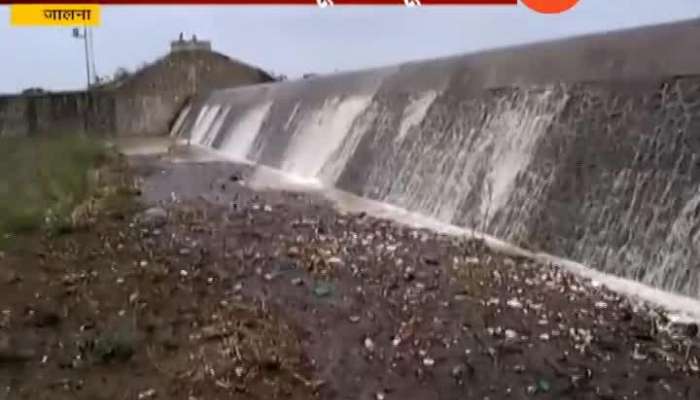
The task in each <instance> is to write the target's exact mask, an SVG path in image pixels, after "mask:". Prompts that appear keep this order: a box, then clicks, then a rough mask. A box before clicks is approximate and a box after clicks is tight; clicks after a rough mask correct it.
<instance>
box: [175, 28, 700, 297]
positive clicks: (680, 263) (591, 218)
mask: <svg viewBox="0 0 700 400" xmlns="http://www.w3.org/2000/svg"><path fill="white" fill-rule="evenodd" d="M697 37H700V23H699V22H698V21H689V22H685V23H680V24H675V25H667V26H659V27H653V28H646V29H639V30H633V31H625V32H618V33H611V34H607V35H600V36H593V37H586V38H579V39H570V40H565V41H560V42H553V43H546V44H541V45H532V46H527V47H521V48H513V49H504V50H499V51H492V52H487V53H482V54H474V55H467V56H459V57H451V58H445V59H440V60H432V61H426V62H419V63H410V64H404V65H399V66H394V67H387V68H380V69H375V70H368V71H359V72H352V73H346V74H336V75H331V76H321V77H316V78H312V79H307V80H300V81H291V82H280V83H273V84H266V85H258V86H251V87H245V88H237V89H231V90H219V91H215V92H213V93H211V94H209V95H206V96H204V97H202V98H200V99H196V100H195V101H193V102H192V104H191V105H190V106H189V107H188V108H187V109H185V110H184V111H183V112H182V114H181V115H180V116H179V118H178V119H177V121H176V122H175V124H174V127H173V134H174V135H177V136H180V137H188V138H190V140H191V141H192V142H193V143H196V144H200V145H202V146H207V147H212V148H215V149H218V150H220V151H222V152H224V153H226V154H227V155H229V156H231V157H233V158H239V159H245V160H248V161H251V162H254V163H258V164H262V165H267V166H270V167H274V168H278V169H281V170H283V171H285V172H287V173H290V174H294V175H298V176H300V177H304V178H308V179H316V180H318V181H320V182H322V183H323V184H326V185H329V186H335V187H338V188H340V189H343V190H346V191H349V192H351V193H354V194H357V195H360V196H364V197H368V198H371V199H374V200H379V201H382V202H387V203H391V204H394V205H397V206H400V207H403V208H405V209H408V210H411V211H414V212H418V213H421V214H424V215H427V216H430V217H434V218H436V219H439V220H441V221H444V222H447V223H451V224H456V225H460V226H467V227H471V228H475V229H477V230H480V231H484V232H486V233H488V234H491V235H494V236H496V237H499V238H502V239H504V240H508V241H512V242H515V243H518V244H527V245H528V246H529V247H534V248H536V249H538V250H542V251H546V252H549V253H552V254H556V255H559V256H563V257H567V258H569V259H573V260H576V261H579V262H582V263H584V264H587V265H589V266H591V267H593V268H597V269H600V270H602V271H605V272H610V273H614V274H616V275H618V276H622V277H628V278H632V279H635V280H638V281H641V282H644V283H647V284H650V285H653V286H656V287H659V288H663V289H666V290H669V291H674V292H678V293H681V294H687V295H691V296H693V297H696V298H697V297H700V257H699V256H700V254H699V253H700V76H694V75H693V74H695V73H700V56H698V54H700V53H698V51H697V50H698V49H697V43H696V41H695V40H696V38H697Z"/></svg>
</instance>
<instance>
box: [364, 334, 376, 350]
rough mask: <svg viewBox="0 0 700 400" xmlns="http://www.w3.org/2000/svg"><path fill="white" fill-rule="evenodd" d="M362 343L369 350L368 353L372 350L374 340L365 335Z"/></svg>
mask: <svg viewBox="0 0 700 400" xmlns="http://www.w3.org/2000/svg"><path fill="white" fill-rule="evenodd" d="M364 344H365V349H367V351H369V352H370V353H371V352H373V351H374V347H375V346H374V341H373V340H372V339H371V338H369V337H366V338H365V342H364Z"/></svg>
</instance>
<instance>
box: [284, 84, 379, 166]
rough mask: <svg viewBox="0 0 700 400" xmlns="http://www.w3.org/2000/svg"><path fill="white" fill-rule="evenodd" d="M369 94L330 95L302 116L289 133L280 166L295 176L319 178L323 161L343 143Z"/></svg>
mask: <svg viewBox="0 0 700 400" xmlns="http://www.w3.org/2000/svg"><path fill="white" fill-rule="evenodd" d="M372 95H373V94H372V93H370V94H367V95H361V96H349V97H345V98H339V97H333V98H329V99H326V101H325V102H324V104H323V105H322V106H321V107H319V108H318V109H316V110H314V111H312V112H310V113H308V114H307V115H305V116H304V117H303V120H302V121H301V122H300V123H299V124H298V125H297V128H296V130H295V132H294V134H293V135H292V138H291V140H290V143H289V146H288V147H287V151H286V152H285V154H284V157H283V160H282V169H283V170H284V171H288V172H289V173H290V174H292V175H296V176H304V177H309V178H316V177H319V176H320V172H321V169H322V168H323V166H324V164H325V163H326V162H327V161H328V159H329V158H330V157H331V155H332V154H333V153H334V152H335V151H336V150H337V149H338V148H339V146H340V145H341V144H342V142H343V139H344V138H345V137H346V135H347V134H348V132H349V131H350V128H351V127H352V124H353V122H354V121H355V119H356V118H357V116H358V115H360V113H362V112H363V111H364V110H365V109H366V108H367V106H368V105H369V104H370V102H371V101H372ZM295 110H296V106H295ZM292 115H296V112H294V113H293V114H292ZM290 117H291V116H290ZM310 152H311V153H310Z"/></svg>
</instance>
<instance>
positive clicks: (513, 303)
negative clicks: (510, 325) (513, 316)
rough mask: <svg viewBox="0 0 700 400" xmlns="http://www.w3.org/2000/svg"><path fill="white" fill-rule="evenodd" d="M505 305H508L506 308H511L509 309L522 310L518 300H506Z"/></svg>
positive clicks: (521, 304)
mask: <svg viewBox="0 0 700 400" xmlns="http://www.w3.org/2000/svg"><path fill="white" fill-rule="evenodd" d="M506 304H507V305H508V307H511V308H517V309H520V308H523V303H521V302H520V300H518V299H516V298H512V299H510V300H508V301H507V302H506Z"/></svg>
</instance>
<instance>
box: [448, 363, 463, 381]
mask: <svg viewBox="0 0 700 400" xmlns="http://www.w3.org/2000/svg"><path fill="white" fill-rule="evenodd" d="M450 375H451V376H452V377H453V378H454V379H457V380H459V379H462V377H463V376H464V366H463V365H455V366H454V367H452V370H451V371H450Z"/></svg>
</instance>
